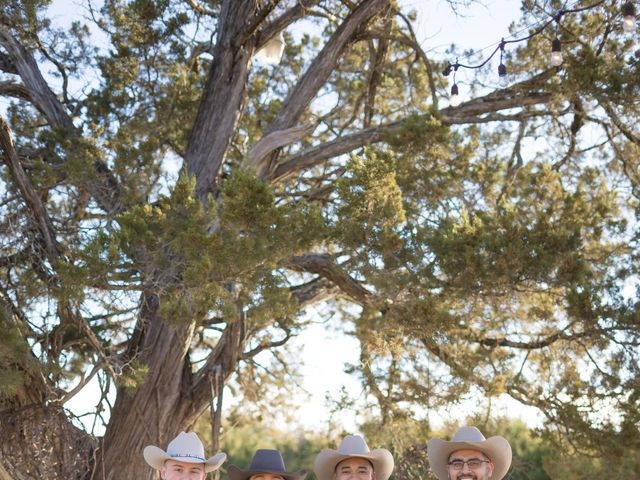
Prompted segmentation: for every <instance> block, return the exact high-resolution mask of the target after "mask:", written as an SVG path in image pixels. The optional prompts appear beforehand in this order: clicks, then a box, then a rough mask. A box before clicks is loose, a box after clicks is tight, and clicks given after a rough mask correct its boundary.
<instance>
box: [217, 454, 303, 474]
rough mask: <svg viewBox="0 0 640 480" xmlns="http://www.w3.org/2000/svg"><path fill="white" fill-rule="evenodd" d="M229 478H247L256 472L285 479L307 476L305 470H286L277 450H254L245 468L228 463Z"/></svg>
mask: <svg viewBox="0 0 640 480" xmlns="http://www.w3.org/2000/svg"><path fill="white" fill-rule="evenodd" d="M227 472H228V473H229V478H230V479H231V480H247V479H248V478H250V477H251V476H252V475H256V474H258V473H270V474H272V475H280V476H281V477H282V478H284V479H285V480H303V479H304V477H306V476H307V472H306V470H298V471H297V472H287V471H286V468H285V467H284V460H282V455H281V454H280V452H279V451H277V450H265V449H262V450H256V453H255V454H254V455H253V458H252V459H251V465H249V468H248V469H247V470H242V469H241V468H239V467H237V466H235V465H229V469H228V470H227Z"/></svg>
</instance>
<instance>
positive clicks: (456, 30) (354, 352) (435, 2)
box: [55, 0, 539, 434]
mask: <svg viewBox="0 0 640 480" xmlns="http://www.w3.org/2000/svg"><path fill="white" fill-rule="evenodd" d="M401 3H402V4H403V5H405V6H407V7H410V8H413V9H415V10H416V12H417V21H416V25H415V28H416V34H417V37H418V40H419V41H420V43H421V45H422V47H423V49H424V50H425V51H426V52H427V54H428V55H430V56H431V57H432V58H437V59H443V58H446V57H445V56H444V54H445V51H446V50H447V49H448V48H449V47H450V46H451V45H452V44H456V45H457V46H458V47H459V49H460V50H461V51H463V50H467V49H471V48H474V49H485V48H486V49H487V50H488V52H489V53H490V52H491V51H492V50H493V48H495V46H496V45H497V43H498V42H499V41H500V39H501V38H502V37H508V35H509V25H510V24H511V22H513V21H515V20H516V19H517V18H518V16H519V13H520V10H519V6H520V2H519V1H517V0H484V2H482V4H476V5H474V6H472V7H470V8H462V7H460V8H459V10H458V15H455V14H454V13H453V12H452V10H451V8H450V7H449V5H448V4H447V2H445V1H444V0H404V1H402V2H401ZM55 4H56V13H55V15H56V16H58V17H59V18H64V16H65V15H67V14H69V15H71V14H72V13H71V12H70V11H68V9H72V8H77V7H76V6H74V5H76V4H77V2H76V1H73V2H71V1H69V0H58V1H57V2H55ZM451 60H454V59H451ZM461 78H462V81H464V77H463V76H462V75H459V77H458V79H459V80H460V79H461ZM289 347H290V350H291V351H294V352H296V351H297V352H303V356H302V358H301V359H300V360H301V364H302V366H301V369H300V373H301V374H302V384H301V387H302V389H303V390H304V391H305V392H307V394H306V395H305V394H301V395H300V397H299V406H298V408H297V409H296V410H295V411H294V412H292V413H293V416H294V417H295V418H296V423H297V426H298V427H301V428H303V429H307V430H318V429H325V428H328V421H329V418H330V417H331V413H330V410H329V405H327V402H326V401H325V397H326V396H327V395H330V396H331V395H336V394H337V393H338V392H339V391H340V390H341V389H342V388H344V389H345V390H346V391H347V392H349V393H350V395H351V396H352V397H355V398H362V396H363V392H362V387H361V385H360V383H359V381H358V380H357V379H356V378H354V377H353V376H352V375H349V374H347V373H345V372H344V370H345V366H346V365H347V364H349V363H351V364H357V363H358V357H359V345H358V342H357V341H356V340H355V339H354V338H351V337H349V336H345V335H344V334H342V333H339V332H337V331H336V330H335V329H333V328H332V327H331V326H327V325H325V324H322V323H313V324H312V325H311V326H310V327H309V328H307V329H306V330H305V331H304V332H302V334H301V335H299V336H298V337H295V338H293V339H292V340H291V341H290V342H289ZM85 390H86V391H85V392H83V393H82V394H80V395H77V396H76V397H74V398H73V399H72V400H71V401H70V402H68V403H67V404H66V407H67V408H69V409H70V410H71V411H73V412H74V413H76V414H78V415H80V414H82V413H84V412H86V411H87V409H88V408H92V407H93V406H94V405H95V403H96V392H97V390H96V388H95V385H93V386H91V385H90V386H89V387H88V388H86V389H85ZM225 400H226V408H228V407H229V406H230V404H231V403H233V401H234V400H233V399H230V398H228V397H225ZM478 401H479V400H478ZM476 403H477V401H472V402H468V403H467V404H466V405H463V407H461V408H462V412H467V413H470V412H471V410H472V409H473V407H474V406H475V405H476ZM493 411H494V413H495V414H502V415H504V414H507V413H508V414H509V415H510V416H516V417H519V418H522V419H523V420H525V421H526V422H527V423H528V424H529V425H532V426H533V425H536V424H537V423H538V421H539V417H537V416H536V414H535V411H533V410H527V409H525V408H523V407H521V406H520V405H519V404H517V403H516V402H515V401H510V400H508V399H499V400H498V401H496V402H494V404H493ZM423 414H424V416H425V418H428V419H429V421H430V422H431V424H432V425H433V426H436V427H437V426H438V425H439V424H442V423H443V422H444V421H445V420H447V415H448V413H446V412H423ZM463 416H464V415H460V417H463ZM359 419H360V417H359V416H358V412H357V411H356V412H343V413H342V414H339V415H337V416H334V417H333V421H334V423H336V422H337V423H339V424H341V425H342V426H343V427H344V428H345V429H346V430H350V431H353V432H355V431H356V430H357V424H358V420H359ZM86 420H87V421H88V420H89V419H88V418H87V419H86ZM88 426H89V427H90V421H89V425H88ZM101 433H102V432H101V429H97V430H96V434H101Z"/></svg>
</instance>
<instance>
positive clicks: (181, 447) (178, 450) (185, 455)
mask: <svg viewBox="0 0 640 480" xmlns="http://www.w3.org/2000/svg"><path fill="white" fill-rule="evenodd" d="M143 455H144V459H145V460H146V461H147V463H148V464H149V465H151V466H152V467H153V468H155V469H156V470H160V469H161V468H162V467H163V466H164V462H166V461H167V460H175V461H176V462H184V463H203V464H204V471H205V472H212V471H213V470H215V469H216V468H218V467H219V466H220V465H222V463H223V462H224V461H225V460H226V459H227V455H226V454H224V453H216V454H215V455H214V456H213V457H211V458H209V459H206V458H205V457H204V447H203V446H202V442H201V441H200V439H199V438H198V435H196V434H195V433H194V432H189V433H185V432H180V434H179V435H178V436H177V437H176V438H174V439H173V440H171V442H169V446H168V447H167V451H166V452H165V451H164V450H162V449H161V448H158V447H156V446H154V445H149V446H148V447H145V448H144V452H143Z"/></svg>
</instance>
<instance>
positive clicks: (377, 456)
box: [313, 435, 393, 480]
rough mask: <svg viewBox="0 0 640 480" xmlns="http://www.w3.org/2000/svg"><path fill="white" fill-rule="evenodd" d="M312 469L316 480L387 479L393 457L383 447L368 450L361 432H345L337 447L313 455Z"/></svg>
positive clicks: (389, 474) (391, 468)
mask: <svg viewBox="0 0 640 480" xmlns="http://www.w3.org/2000/svg"><path fill="white" fill-rule="evenodd" d="M313 470H314V471H315V472H316V477H318V480H351V479H353V478H354V477H355V478H356V479H357V480H388V479H389V477H390V476H391V472H392V471H393V457H392V456H391V452H389V450H386V449H384V448H377V449H375V450H369V447H368V446H367V443H366V442H365V441H364V438H362V437H361V436H360V435H347V436H346V437H345V438H344V439H343V440H342V442H341V443H340V446H339V447H338V449H337V450H330V449H327V450H323V451H322V452H320V453H319V454H318V455H317V456H316V460H315V462H314V467H313Z"/></svg>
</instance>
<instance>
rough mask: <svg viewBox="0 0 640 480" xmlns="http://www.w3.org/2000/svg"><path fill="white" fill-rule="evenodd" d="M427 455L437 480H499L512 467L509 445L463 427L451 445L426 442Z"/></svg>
mask: <svg viewBox="0 0 640 480" xmlns="http://www.w3.org/2000/svg"><path fill="white" fill-rule="evenodd" d="M427 455H428V456H429V466H430V467H431V470H432V471H433V473H435V475H436V477H438V480H464V479H469V480H488V479H489V478H491V479H492V480H501V479H502V478H503V477H504V476H505V475H506V474H507V471H509V467H510V466H511V445H509V442H507V440H506V439H504V438H503V437H499V436H495V437H491V438H488V439H487V438H484V435H483V434H482V433H481V432H480V430H478V429H477V428H476V427H462V428H461V429H460V430H458V431H457V432H456V433H455V435H454V436H453V438H452V439H451V441H450V442H447V441H446V440H440V439H439V438H434V439H432V440H429V443H428V444H427Z"/></svg>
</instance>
